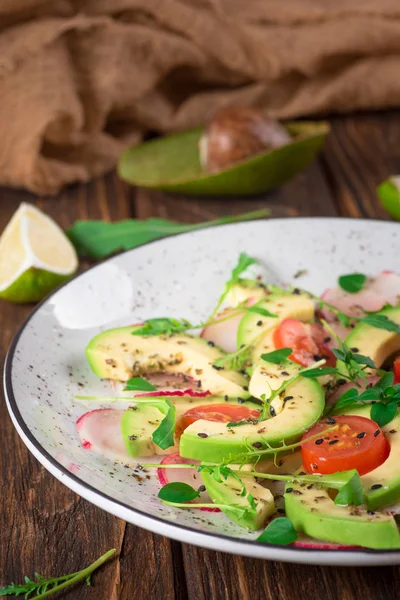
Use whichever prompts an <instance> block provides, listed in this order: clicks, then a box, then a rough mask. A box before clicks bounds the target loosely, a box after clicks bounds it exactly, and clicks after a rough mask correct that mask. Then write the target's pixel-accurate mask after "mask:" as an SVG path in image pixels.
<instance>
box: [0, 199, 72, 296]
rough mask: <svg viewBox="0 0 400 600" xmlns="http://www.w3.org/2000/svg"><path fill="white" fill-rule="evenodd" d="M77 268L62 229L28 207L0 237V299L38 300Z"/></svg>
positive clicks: (26, 206) (28, 205)
mask: <svg viewBox="0 0 400 600" xmlns="http://www.w3.org/2000/svg"><path fill="white" fill-rule="evenodd" d="M77 268H78V257H77V255H76V252H75V249H74V247H73V246H72V244H71V242H70V241H69V239H68V238H67V237H66V235H65V234H64V232H63V231H62V229H60V227H59V226H58V225H57V224H56V223H55V222H54V221H53V220H52V219H50V218H49V217H47V216H46V215H45V214H43V213H42V212H41V211H40V210H38V209H37V208H35V207H34V206H32V205H30V204H25V203H23V204H21V205H20V206H19V208H18V210H17V211H16V212H15V213H14V216H13V217H12V219H11V221H10V222H9V223H8V225H7V227H6V228H5V230H4V231H3V234H2V236H1V237H0V298H4V299H6V300H10V301H11V302H18V303H25V302H37V301H39V300H41V299H42V298H43V297H44V296H46V294H48V293H49V292H50V291H51V290H53V289H54V288H56V287H57V286H58V285H59V284H60V283H62V282H63V281H64V280H65V279H67V278H68V277H70V276H71V275H73V273H75V271H76V269H77Z"/></svg>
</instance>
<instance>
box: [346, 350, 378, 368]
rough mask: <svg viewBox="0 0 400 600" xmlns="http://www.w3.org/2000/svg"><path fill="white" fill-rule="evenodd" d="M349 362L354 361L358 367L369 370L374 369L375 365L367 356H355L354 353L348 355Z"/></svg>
mask: <svg viewBox="0 0 400 600" xmlns="http://www.w3.org/2000/svg"><path fill="white" fill-rule="evenodd" d="M348 358H349V360H354V362H355V363H357V364H358V365H366V366H367V367H371V369H375V363H374V361H373V360H372V358H370V357H369V356H364V355H363V354H357V353H354V352H351V353H349V357H348Z"/></svg>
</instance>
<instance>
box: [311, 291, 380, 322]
mask: <svg viewBox="0 0 400 600" xmlns="http://www.w3.org/2000/svg"><path fill="white" fill-rule="evenodd" d="M321 298H322V300H325V302H328V303H329V304H332V306H335V307H336V308H338V309H339V310H340V311H341V312H343V313H344V314H345V315H348V316H349V317H362V316H363V315H364V311H366V312H376V311H378V310H381V309H382V308H383V307H384V306H385V304H386V302H387V300H386V299H385V298H384V297H383V296H382V295H381V294H378V293H377V292H376V291H374V290H372V289H368V288H367V289H364V290H361V291H360V292H357V293H356V294H348V293H347V292H345V291H344V290H342V289H340V288H329V289H327V290H325V291H324V293H323V294H322V295H321ZM322 311H323V313H324V314H325V317H326V318H327V321H330V320H333V319H334V315H332V313H331V312H330V311H329V309H326V308H322Z"/></svg>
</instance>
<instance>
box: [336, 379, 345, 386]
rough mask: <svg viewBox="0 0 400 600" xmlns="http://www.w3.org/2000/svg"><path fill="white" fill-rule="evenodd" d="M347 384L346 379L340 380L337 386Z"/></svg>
mask: <svg viewBox="0 0 400 600" xmlns="http://www.w3.org/2000/svg"><path fill="white" fill-rule="evenodd" d="M345 383H347V381H346V380H345V379H338V380H337V384H338V385H344V384H345Z"/></svg>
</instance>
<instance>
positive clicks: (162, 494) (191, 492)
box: [157, 481, 200, 503]
mask: <svg viewBox="0 0 400 600" xmlns="http://www.w3.org/2000/svg"><path fill="white" fill-rule="evenodd" d="M199 496H200V492H199V491H198V490H195V489H194V488H192V487H191V486H190V485H188V484H187V483H183V482H181V481H173V482H172V483H167V484H166V485H164V486H163V487H162V488H161V490H160V491H159V492H158V496H157V497H158V498H160V500H165V501H166V502H179V503H181V502H190V501H191V500H194V499H195V498H198V497H199Z"/></svg>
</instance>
